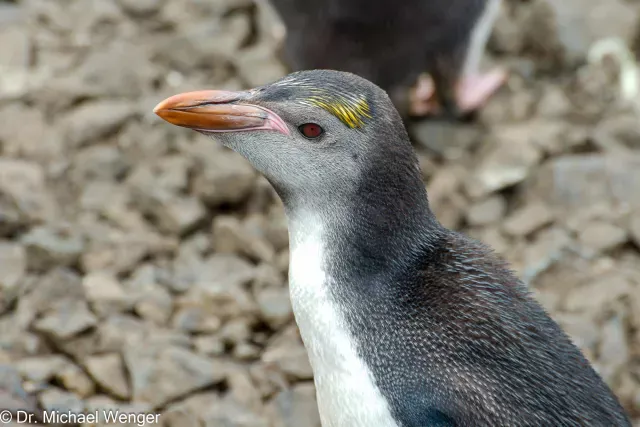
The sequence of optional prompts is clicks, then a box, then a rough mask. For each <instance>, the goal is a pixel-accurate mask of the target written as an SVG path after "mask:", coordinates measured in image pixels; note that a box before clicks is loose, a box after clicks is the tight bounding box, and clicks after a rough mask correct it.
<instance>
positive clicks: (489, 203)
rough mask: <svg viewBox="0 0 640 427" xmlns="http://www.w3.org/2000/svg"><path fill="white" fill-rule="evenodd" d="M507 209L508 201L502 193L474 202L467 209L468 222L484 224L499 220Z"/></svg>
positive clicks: (478, 224) (475, 224)
mask: <svg viewBox="0 0 640 427" xmlns="http://www.w3.org/2000/svg"><path fill="white" fill-rule="evenodd" d="M506 210H507V203H506V201H505V199H504V197H502V196H501V195H494V196H491V197H489V198H487V199H485V200H482V201H479V202H476V203H474V204H473V205H471V206H470V207H469V209H468V210H467V223H468V224H469V225H471V226H484V225H489V224H494V223H496V222H498V221H499V220H500V219H502V217H503V216H504V214H505V212H506Z"/></svg>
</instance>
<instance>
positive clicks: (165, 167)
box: [128, 158, 206, 234]
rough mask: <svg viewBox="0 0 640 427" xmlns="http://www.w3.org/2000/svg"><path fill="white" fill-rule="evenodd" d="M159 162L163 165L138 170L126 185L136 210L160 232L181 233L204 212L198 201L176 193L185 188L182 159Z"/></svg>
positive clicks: (195, 222) (190, 227) (185, 167)
mask: <svg viewBox="0 0 640 427" xmlns="http://www.w3.org/2000/svg"><path fill="white" fill-rule="evenodd" d="M161 160H164V162H163V161H159V162H158V164H156V165H143V166H140V167H138V168H137V169H136V170H135V171H134V172H133V173H132V174H131V176H130V177H129V179H128V182H129V184H130V185H131V186H132V189H133V191H134V194H135V196H136V200H135V203H136V205H137V207H138V208H139V209H140V210H141V211H142V212H143V213H145V214H146V215H148V216H150V217H152V218H154V219H155V221H156V223H157V226H158V227H159V228H160V229H161V230H162V231H164V232H167V233H172V234H183V233H185V232H187V231H190V230H191V229H192V228H193V227H195V226H196V225H198V223H200V222H201V221H202V220H203V219H204V218H205V215H206V210H205V208H204V206H203V205H202V203H201V202H200V200H199V199H198V198H196V197H194V196H187V195H182V194H179V192H182V191H183V190H184V189H185V187H186V185H187V179H188V178H187V174H188V164H187V163H185V161H184V160H185V159H181V158H167V159H161ZM174 160H175V161H174Z"/></svg>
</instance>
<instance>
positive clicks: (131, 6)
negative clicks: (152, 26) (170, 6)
mask: <svg viewBox="0 0 640 427" xmlns="http://www.w3.org/2000/svg"><path fill="white" fill-rule="evenodd" d="M164 3H165V0H118V4H119V5H120V7H121V8H122V9H123V10H124V11H125V12H127V13H129V14H131V15H133V16H136V17H143V16H149V15H153V14H155V13H157V12H158V11H159V10H160V8H161V7H162V6H163V5H164Z"/></svg>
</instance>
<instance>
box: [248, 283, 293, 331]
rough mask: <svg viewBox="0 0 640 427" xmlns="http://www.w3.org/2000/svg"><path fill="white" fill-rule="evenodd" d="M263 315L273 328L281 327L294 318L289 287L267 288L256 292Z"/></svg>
mask: <svg viewBox="0 0 640 427" xmlns="http://www.w3.org/2000/svg"><path fill="white" fill-rule="evenodd" d="M255 297H256V302H257V303H258V308H259V309H260V315H261V317H262V318H263V319H264V320H265V321H266V322H267V323H268V324H269V326H271V327H272V328H273V329H279V328H280V327H282V326H283V325H285V324H287V323H289V321H291V320H292V319H293V309H292V308H291V300H290V298H289V289H288V288H285V287H282V288H265V289H261V290H258V291H257V292H256V293H255Z"/></svg>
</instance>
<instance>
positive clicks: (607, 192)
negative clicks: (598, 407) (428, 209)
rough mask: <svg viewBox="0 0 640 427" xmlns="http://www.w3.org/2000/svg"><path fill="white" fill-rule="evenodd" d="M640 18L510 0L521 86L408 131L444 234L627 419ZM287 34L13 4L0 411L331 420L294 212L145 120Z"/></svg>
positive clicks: (151, 11)
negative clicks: (520, 296)
mask: <svg viewBox="0 0 640 427" xmlns="http://www.w3.org/2000/svg"><path fill="white" fill-rule="evenodd" d="M639 4H640V3H638V2H632V1H626V2H625V1H623V0H607V2H602V1H601V0H565V1H563V2H556V1H552V0H531V1H527V2H525V1H512V2H511V3H508V4H506V5H505V7H504V10H503V13H502V16H501V18H500V20H499V22H498V26H497V28H496V30H495V33H494V35H493V38H492V40H491V45H490V49H491V53H492V58H493V59H492V60H493V61H494V62H498V63H502V64H505V65H508V66H509V67H510V68H511V69H512V70H513V73H512V76H511V78H510V80H509V82H508V85H507V86H506V87H505V88H504V89H502V90H501V92H500V93H499V94H498V95H497V96H496V97H495V98H494V99H493V100H492V101H491V102H490V103H489V105H487V106H486V108H485V109H484V110H483V111H482V112H481V113H480V114H479V116H478V118H477V120H476V121H475V122H473V123H468V124H450V123H438V122H434V121H430V122H422V123H415V124H412V125H411V131H412V134H413V138H414V140H415V143H416V147H417V149H418V150H419V152H420V158H421V160H422V164H423V170H424V176H425V182H426V183H427V186H428V190H429V192H430V197H431V203H432V205H433V207H434V209H435V211H436V212H437V215H438V216H439V218H440V219H441V221H442V222H443V223H444V224H446V225H447V226H449V227H452V228H455V229H461V230H465V231H466V232H468V233H470V234H471V235H473V236H475V237H477V238H479V239H481V240H484V241H485V242H487V243H489V244H491V245H492V246H493V247H494V248H495V249H496V250H497V251H498V252H499V253H501V254H502V255H503V256H505V257H506V258H507V259H508V260H509V261H511V262H512V263H513V266H514V268H515V269H516V270H517V271H518V272H519V274H520V276H521V277H522V278H523V279H524V280H525V281H526V283H527V284H529V286H530V287H531V288H532V289H533V291H534V292H535V293H536V294H537V296H538V298H539V299H540V300H541V301H542V302H543V303H544V305H545V306H546V307H547V309H548V310H549V311H550V312H551V313H552V315H553V317H554V318H555V319H556V320H557V321H559V322H560V323H561V324H562V325H563V326H564V328H565V329H566V330H567V331H568V333H569V334H570V335H571V336H572V337H573V339H574V340H575V342H576V343H577V344H578V345H579V346H580V347H581V348H582V349H583V350H584V351H585V353H586V354H587V356H588V357H589V359H590V360H591V361H593V363H594V364H595V366H596V367H597V369H598V370H599V371H600V372H601V374H602V375H603V377H604V378H605V379H606V381H607V382H608V383H609V384H610V385H611V386H612V387H613V389H614V390H615V391H616V393H617V394H618V396H619V397H620V399H621V400H622V401H623V402H624V405H625V406H626V408H627V409H628V410H629V411H630V413H631V414H632V416H633V417H634V419H635V422H636V425H637V426H640V267H639V266H640V122H639V121H638V114H637V110H638V103H639V101H640V97H639V96H638V87H637V85H638V83H637V80H636V79H637V70H636V68H635V67H636V63H635V60H634V59H632V58H631V57H630V56H629V55H630V52H629V51H628V50H627V49H626V47H625V46H630V47H632V48H636V42H637V39H638V36H637V28H636V27H637V22H638V17H639V16H640V15H639V13H638V9H639V6H638V5H639ZM279 31H280V27H279V26H278V25H275V24H274V17H273V15H272V14H271V13H270V12H269V9H268V8H265V7H264V4H263V3H261V2H259V3H257V4H255V3H254V1H252V0H166V1H163V0H117V1H116V0H109V1H107V0H56V1H45V0H31V1H27V0H23V1H18V2H6V0H4V1H2V0H0V402H2V404H3V405H4V407H8V408H19V407H22V408H24V407H29V408H32V409H34V410H35V409H36V408H37V407H40V408H61V409H64V408H67V409H68V410H72V411H75V412H77V411H81V410H92V409H93V408H108V407H114V408H120V409H121V410H123V411H126V412H131V411H137V412H144V411H146V412H157V413H160V412H161V413H163V415H162V417H161V420H162V422H163V423H164V425H165V426H166V427H171V426H175V427H191V426H201V425H202V426H211V427H213V426H228V427H318V426H319V421H318V416H317V410H316V407H315V400H314V388H313V382H312V373H311V369H310V367H309V364H308V361H307V357H306V353H305V350H304V348H303V346H302V344H301V342H300V339H299V336H298V333H297V329H296V327H295V325H294V323H293V321H292V313H291V306H290V303H289V300H288V292H287V287H286V283H287V280H286V272H287V264H288V252H287V245H288V242H287V232H286V224H285V219H284V217H283V211H282V208H281V205H280V204H279V202H278V201H277V200H276V198H275V197H274V194H273V191H272V189H271V188H270V187H269V185H268V183H266V182H265V180H264V179H262V178H260V177H259V176H258V175H257V174H256V173H255V172H254V171H253V170H252V168H251V167H249V165H248V164H247V163H246V162H245V161H244V160H242V159H241V158H240V157H238V156H237V155H235V154H234V153H231V152H228V151H225V150H223V149H222V148H219V147H217V146H216V145H215V144H213V143H212V142H211V141H209V140H208V139H206V138H204V137H201V136H198V135H197V134H195V133H194V132H189V131H186V130H183V129H179V128H176V127H173V126H169V125H167V124H166V123H163V122H161V121H160V120H159V119H157V118H156V117H154V116H153V114H152V113H151V110H152V108H153V106H154V105H155V104H156V103H157V102H158V101H159V100H161V99H163V98H164V97H166V96H169V95H172V94H175V93H178V92H181V91H185V90H193V89H202V88H213V87H215V88H229V89H238V88H243V87H252V86H256V85H259V84H262V83H266V82H269V81H272V80H274V79H276V78H277V77H279V76H281V75H283V74H285V73H286V70H285V68H284V67H283V65H282V64H281V63H279V62H278V60H277V59H276V55H275V46H276V44H275V41H276V40H277V38H278V34H279ZM610 36H615V37H617V39H615V40H613V41H606V40H605V41H604V42H603V41H602V40H603V38H606V37H610ZM616 40H617V42H619V43H617V42H616ZM594 43H596V45H594ZM602 52H604V53H608V55H602Z"/></svg>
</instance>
